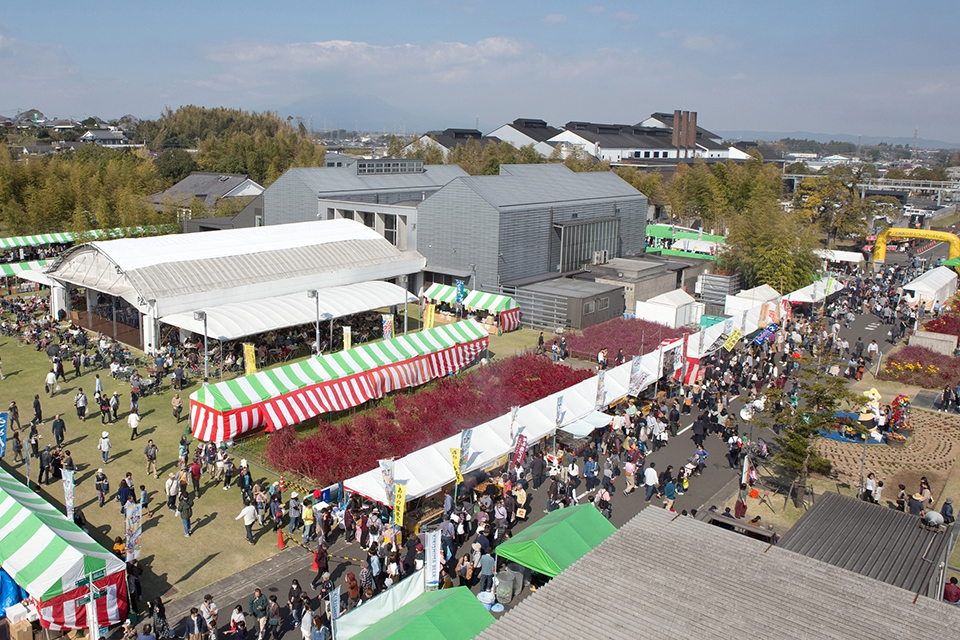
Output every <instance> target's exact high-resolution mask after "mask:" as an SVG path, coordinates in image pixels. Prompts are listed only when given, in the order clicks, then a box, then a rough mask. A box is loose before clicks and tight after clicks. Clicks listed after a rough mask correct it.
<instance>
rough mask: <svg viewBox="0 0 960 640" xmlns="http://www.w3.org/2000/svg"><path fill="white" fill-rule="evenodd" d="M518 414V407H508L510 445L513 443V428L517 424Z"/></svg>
mask: <svg viewBox="0 0 960 640" xmlns="http://www.w3.org/2000/svg"><path fill="white" fill-rule="evenodd" d="M519 414H520V406H519V405H517V406H515V407H510V444H511V445H512V444H513V443H514V438H515V436H514V435H513V427H514V425H515V424H516V423H517V416H518V415H519Z"/></svg>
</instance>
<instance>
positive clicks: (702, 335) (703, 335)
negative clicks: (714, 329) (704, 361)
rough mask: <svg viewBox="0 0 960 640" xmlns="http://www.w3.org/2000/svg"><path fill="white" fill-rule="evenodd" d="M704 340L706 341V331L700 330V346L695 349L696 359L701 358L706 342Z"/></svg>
mask: <svg viewBox="0 0 960 640" xmlns="http://www.w3.org/2000/svg"><path fill="white" fill-rule="evenodd" d="M706 339H707V330H706V329H705V328H704V329H700V346H699V347H698V348H697V357H698V358H702V357H703V343H704V342H705V341H706Z"/></svg>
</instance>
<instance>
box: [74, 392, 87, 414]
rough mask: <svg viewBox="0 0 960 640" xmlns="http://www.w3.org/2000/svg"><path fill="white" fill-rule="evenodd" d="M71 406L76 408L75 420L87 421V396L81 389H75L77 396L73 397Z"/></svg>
mask: <svg viewBox="0 0 960 640" xmlns="http://www.w3.org/2000/svg"><path fill="white" fill-rule="evenodd" d="M73 406H75V407H76V408H77V418H79V419H80V422H83V421H84V420H86V419H87V394H85V393H84V392H83V389H82V388H81V389H77V395H75V396H74V397H73Z"/></svg>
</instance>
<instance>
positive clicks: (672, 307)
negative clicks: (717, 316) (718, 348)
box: [636, 289, 703, 329]
mask: <svg viewBox="0 0 960 640" xmlns="http://www.w3.org/2000/svg"><path fill="white" fill-rule="evenodd" d="M636 312H637V317H638V318H642V319H643V320H650V321H651V322H656V323H658V324H662V325H666V326H668V327H670V328H671V329H676V328H678V327H685V326H687V325H689V324H696V323H697V322H699V321H700V316H701V315H702V313H703V306H702V305H698V304H697V301H696V300H695V299H694V298H693V296H691V295H690V294H689V293H687V292H686V291H683V290H682V289H675V290H674V291H668V292H666V293H661V294H660V295H658V296H654V297H653V298H650V299H649V300H646V301H644V302H637V307H636Z"/></svg>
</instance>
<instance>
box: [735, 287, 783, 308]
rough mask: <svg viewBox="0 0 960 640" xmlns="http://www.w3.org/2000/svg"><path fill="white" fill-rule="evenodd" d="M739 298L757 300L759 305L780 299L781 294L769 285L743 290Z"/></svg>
mask: <svg viewBox="0 0 960 640" xmlns="http://www.w3.org/2000/svg"><path fill="white" fill-rule="evenodd" d="M737 297H738V298H744V299H746V300H756V301H757V303H758V304H759V303H761V302H770V301H771V300H776V299H777V298H779V297H780V293H779V292H778V291H777V290H776V289H774V288H773V287H771V286H770V285H768V284H761V285H760V286H758V287H754V288H753V289H743V290H742V291H740V293H738V294H737Z"/></svg>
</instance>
